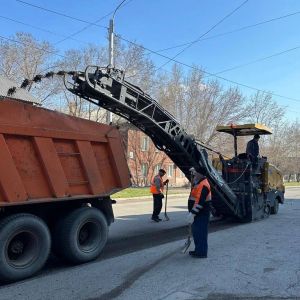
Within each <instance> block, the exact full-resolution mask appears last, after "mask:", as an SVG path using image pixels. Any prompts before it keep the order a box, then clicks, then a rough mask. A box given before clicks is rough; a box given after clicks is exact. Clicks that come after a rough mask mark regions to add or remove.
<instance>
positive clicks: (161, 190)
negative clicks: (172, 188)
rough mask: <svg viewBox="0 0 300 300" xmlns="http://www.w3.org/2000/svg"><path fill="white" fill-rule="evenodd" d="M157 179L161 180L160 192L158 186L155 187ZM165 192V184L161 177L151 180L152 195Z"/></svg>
mask: <svg viewBox="0 0 300 300" xmlns="http://www.w3.org/2000/svg"><path fill="white" fill-rule="evenodd" d="M156 177H159V180H160V189H159V191H158V190H157V189H156V185H155V178H156ZM163 191H164V182H163V180H162V178H161V177H160V176H159V175H156V176H154V177H153V178H152V180H151V186H150V193H152V194H160V193H162V192H163Z"/></svg>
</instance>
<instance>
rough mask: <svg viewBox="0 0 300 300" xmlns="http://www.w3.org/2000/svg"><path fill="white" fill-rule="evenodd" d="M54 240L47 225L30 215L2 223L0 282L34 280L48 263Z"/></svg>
mask: <svg viewBox="0 0 300 300" xmlns="http://www.w3.org/2000/svg"><path fill="white" fill-rule="evenodd" d="M50 248H51V237H50V232H49V230H48V227H47V225H46V224H45V222H44V221H43V220H42V219H40V218H39V217H37V216H34V215H31V214H15V215H11V216H9V217H6V218H5V219H3V220H2V221H1V223H0V280H1V281H15V280H20V279H24V278H26V277H30V276H32V275H33V274H34V273H36V272H37V271H39V270H40V269H41V268H42V267H43V266H44V264H45V262H46V261H47V258H48V256H49V252H50Z"/></svg>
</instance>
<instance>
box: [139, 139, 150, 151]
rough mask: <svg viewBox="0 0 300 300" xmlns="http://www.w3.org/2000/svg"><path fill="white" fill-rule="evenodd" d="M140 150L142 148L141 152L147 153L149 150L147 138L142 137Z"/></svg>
mask: <svg viewBox="0 0 300 300" xmlns="http://www.w3.org/2000/svg"><path fill="white" fill-rule="evenodd" d="M141 148H142V151H148V150H149V138H148V137H147V136H143V137H142V145H141Z"/></svg>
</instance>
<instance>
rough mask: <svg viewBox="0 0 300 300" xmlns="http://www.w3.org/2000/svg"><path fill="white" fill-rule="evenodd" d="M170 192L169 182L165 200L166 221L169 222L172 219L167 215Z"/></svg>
mask: <svg viewBox="0 0 300 300" xmlns="http://www.w3.org/2000/svg"><path fill="white" fill-rule="evenodd" d="M168 190H169V183H168V182H167V188H166V197H165V198H166V199H165V221H169V220H170V218H169V217H168V215H167V205H168Z"/></svg>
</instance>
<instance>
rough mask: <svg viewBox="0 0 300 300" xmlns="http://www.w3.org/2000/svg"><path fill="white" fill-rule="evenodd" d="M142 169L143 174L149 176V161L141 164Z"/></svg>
mask: <svg viewBox="0 0 300 300" xmlns="http://www.w3.org/2000/svg"><path fill="white" fill-rule="evenodd" d="M141 171H142V176H143V177H147V175H148V164H147V163H142V164H141Z"/></svg>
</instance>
